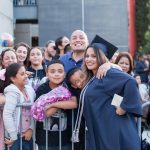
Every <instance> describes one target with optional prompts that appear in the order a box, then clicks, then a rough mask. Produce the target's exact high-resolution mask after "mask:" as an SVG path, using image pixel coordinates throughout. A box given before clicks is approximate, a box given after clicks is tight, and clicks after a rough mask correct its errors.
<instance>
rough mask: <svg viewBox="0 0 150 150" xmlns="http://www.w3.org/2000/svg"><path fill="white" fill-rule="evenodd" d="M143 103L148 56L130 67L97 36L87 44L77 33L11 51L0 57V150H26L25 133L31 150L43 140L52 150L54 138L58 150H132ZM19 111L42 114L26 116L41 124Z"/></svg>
mask: <svg viewBox="0 0 150 150" xmlns="http://www.w3.org/2000/svg"><path fill="white" fill-rule="evenodd" d="M60 86H63V87H64V88H65V89H67V90H68V92H70V93H71V96H70V97H69V99H67V97H66V96H65V95H64V93H63V90H62V91H61V90H60V91H59V90H57V88H59V87H60ZM54 91H55V92H54ZM49 92H51V93H53V97H51V100H50V98H49V97H48V96H47V99H46V101H47V102H48V101H49V103H44V101H45V100H44V96H46V94H51V93H49ZM57 92H58V93H57ZM60 95H61V96H60ZM149 96H150V55H145V54H143V55H141V54H140V55H137V56H136V58H134V59H133V57H132V56H131V55H130V53H129V52H127V51H126V52H120V51H119V50H118V48H117V47H116V46H114V45H113V44H111V43H110V42H108V41H107V40H105V39H103V38H101V37H100V36H98V35H96V36H95V37H94V39H93V40H92V42H89V40H88V37H87V35H86V33H85V32H84V31H82V30H75V31H73V33H72V34H71V36H70V39H69V38H67V37H66V36H61V37H59V38H57V39H56V40H55V41H53V40H49V41H47V42H46V44H45V46H43V47H38V46H37V47H30V46H29V45H28V44H26V43H24V42H20V43H17V44H16V45H14V47H12V48H10V47H8V48H4V49H3V51H2V53H1V70H0V150H7V149H8V148H9V150H19V149H20V143H21V142H20V137H21V138H22V148H23V150H33V142H34V140H33V130H35V131H36V132H35V139H36V140H35V142H36V144H37V146H38V149H39V150H45V149H46V133H47V134H48V150H58V149H59V144H60V142H59V140H60V138H59V136H60V135H59V131H61V149H62V150H71V149H72V142H74V143H75V144H74V149H75V150H84V149H86V150H91V149H92V150H101V149H102V150H120V149H121V150H140V149H141V145H140V137H139V135H138V132H137V117H141V116H142V114H143V113H142V103H145V102H147V101H148V100H149ZM62 97H63V100H62ZM48 98H49V99H48ZM36 100H37V101H39V100H40V101H41V103H37V101H36ZM42 100H43V103H44V104H43V103H42ZM19 103H32V104H33V106H34V108H35V106H36V108H40V110H41V112H42V111H44V114H42V113H41V114H40V111H38V110H36V113H34V115H35V116H36V115H37V116H38V117H39V116H41V115H44V116H41V118H46V119H43V120H42V119H41V120H40V119H39V118H38V117H37V116H36V117H33V113H32V112H33V111H31V110H33V106H31V107H29V106H23V107H22V108H21V107H18V104H19ZM38 104H41V105H38ZM38 113H39V114H38ZM147 114H148V112H147ZM60 116H61V119H62V122H61V124H59V118H60ZM144 117H145V118H146V117H147V115H146V116H144ZM35 118H37V119H35ZM146 119H147V118H146ZM34 121H36V126H35V128H34ZM72 126H73V128H72ZM85 129H86V130H85ZM85 135H86V138H85ZM131 139H132V140H131Z"/></svg>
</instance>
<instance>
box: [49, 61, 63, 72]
mask: <svg viewBox="0 0 150 150" xmlns="http://www.w3.org/2000/svg"><path fill="white" fill-rule="evenodd" d="M52 64H61V65H63V67H64V63H63V62H62V61H60V60H59V59H54V60H52V61H50V62H49V63H48V65H47V70H48V67H49V66H51V65H52Z"/></svg>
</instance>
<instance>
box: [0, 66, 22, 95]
mask: <svg viewBox="0 0 150 150" xmlns="http://www.w3.org/2000/svg"><path fill="white" fill-rule="evenodd" d="M22 66H23V65H21V64H18V63H13V64H11V65H9V66H8V67H7V68H6V73H5V81H3V80H0V93H3V92H4V88H5V87H6V86H8V85H10V84H11V83H13V82H12V81H11V77H16V74H17V73H18V70H19V69H20V68H21V67H22Z"/></svg>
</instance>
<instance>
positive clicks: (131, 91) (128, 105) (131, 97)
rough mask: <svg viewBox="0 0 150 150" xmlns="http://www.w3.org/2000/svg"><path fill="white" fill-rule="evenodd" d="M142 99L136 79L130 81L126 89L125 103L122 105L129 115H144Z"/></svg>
mask: <svg viewBox="0 0 150 150" xmlns="http://www.w3.org/2000/svg"><path fill="white" fill-rule="evenodd" d="M140 99H141V97H140V94H139V90H138V87H137V83H136V81H135V80H134V79H130V80H128V82H127V83H126V84H125V87H124V95H123V101H122V103H121V105H120V107H121V108H123V109H124V110H125V111H127V112H128V113H133V114H134V115H135V116H141V115H142V104H141V101H140Z"/></svg>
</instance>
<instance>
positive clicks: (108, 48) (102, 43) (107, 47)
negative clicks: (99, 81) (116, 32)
mask: <svg viewBox="0 0 150 150" xmlns="http://www.w3.org/2000/svg"><path fill="white" fill-rule="evenodd" d="M91 44H94V45H95V46H96V47H98V48H100V49H101V50H102V51H103V52H104V54H105V55H106V57H107V58H108V59H111V57H112V56H113V55H114V53H115V52H116V51H117V49H118V48H117V47H116V46H114V45H113V44H111V43H109V42H108V41H106V40H104V39H103V38H101V37H100V36H98V35H96V36H95V37H94V39H93V40H92V42H91Z"/></svg>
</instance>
